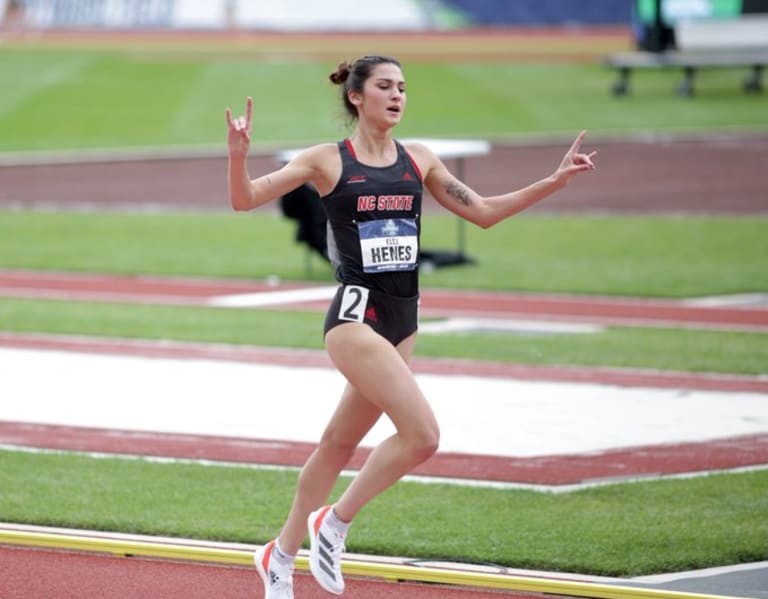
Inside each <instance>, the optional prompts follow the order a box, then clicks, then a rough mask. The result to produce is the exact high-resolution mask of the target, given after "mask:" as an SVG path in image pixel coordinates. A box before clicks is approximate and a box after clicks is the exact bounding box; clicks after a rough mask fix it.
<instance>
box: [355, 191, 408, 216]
mask: <svg viewBox="0 0 768 599" xmlns="http://www.w3.org/2000/svg"><path fill="white" fill-rule="evenodd" d="M412 208H413V196H409V195H403V196H397V195H394V196H393V195H390V196H357V211H358V212H371V211H373V210H411V209H412Z"/></svg>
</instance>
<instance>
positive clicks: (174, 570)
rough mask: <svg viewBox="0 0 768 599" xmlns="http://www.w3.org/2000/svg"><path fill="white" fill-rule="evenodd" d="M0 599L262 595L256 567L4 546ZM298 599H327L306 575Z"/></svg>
mask: <svg viewBox="0 0 768 599" xmlns="http://www.w3.org/2000/svg"><path fill="white" fill-rule="evenodd" d="M0 564H2V566H3V567H2V578H0V597H2V598H3V599H52V598H54V597H55V598H56V599H97V598H98V599H145V598H152V599H210V598H211V597H216V598H221V597H226V598H228V599H236V598H255V597H261V596H262V590H261V589H262V583H261V579H260V578H259V575H258V574H257V573H256V569H255V568H242V567H236V566H221V565H211V564H192V563H181V562H171V561H167V560H154V559H143V558H124V557H112V556H108V555H97V554H84V553H70V552H64V551H49V550H45V549H19V548H11V547H2V546H0ZM346 582H347V590H346V591H345V593H344V596H345V597H357V598H361V597H370V598H372V599H402V598H403V597H408V598H409V599H438V598H440V599H460V598H466V597H471V598H472V599H498V597H500V596H514V597H517V598H518V599H536V598H538V599H541V595H530V594H520V593H509V592H506V593H503V592H495V591H487V590H479V589H466V588H452V587H447V586H444V585H426V584H415V583H391V582H381V581H377V580H373V579H355V578H348V579H347V581H346ZM294 587H295V591H296V597H300V598H301V599H328V597H331V595H329V594H328V593H326V592H325V591H323V590H322V589H320V587H319V586H318V585H317V583H316V582H315V581H314V580H312V578H311V576H310V575H309V574H307V573H303V572H297V573H296V574H295V576H294Z"/></svg>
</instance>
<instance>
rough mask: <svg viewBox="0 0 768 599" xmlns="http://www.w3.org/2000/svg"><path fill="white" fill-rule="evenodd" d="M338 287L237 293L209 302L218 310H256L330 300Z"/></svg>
mask: <svg viewBox="0 0 768 599" xmlns="http://www.w3.org/2000/svg"><path fill="white" fill-rule="evenodd" d="M337 288H338V287H337V286H333V287H308V288H305V289H291V290H289V291H263V292H259V293H236V294H231V295H218V296H214V297H211V298H210V299H209V300H208V304H209V305H210V306H215V307H217V308H256V307H259V306H275V305H280V304H298V303H302V302H311V301H318V300H330V299H331V298H333V294H334V293H336V289H337Z"/></svg>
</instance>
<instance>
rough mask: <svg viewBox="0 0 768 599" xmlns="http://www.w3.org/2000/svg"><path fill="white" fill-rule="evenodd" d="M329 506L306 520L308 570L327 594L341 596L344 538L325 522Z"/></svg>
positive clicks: (342, 590)
mask: <svg viewBox="0 0 768 599" xmlns="http://www.w3.org/2000/svg"><path fill="white" fill-rule="evenodd" d="M330 509H331V506H330V505H327V506H325V507H321V508H320V509H319V510H317V511H316V512H312V513H311V514H310V515H309V518H308V520H307V528H308V529H309V542H310V549H309V570H310V571H311V572H312V575H313V576H314V577H315V580H317V582H318V584H319V585H320V586H321V587H323V588H324V589H325V590H326V591H328V592H329V593H333V594H335V595H341V594H342V593H343V592H344V579H343V578H342V576H341V554H342V553H344V536H342V535H340V534H339V533H338V532H337V531H336V530H334V529H333V527H331V526H329V525H328V523H327V522H326V516H327V515H328V512H329V511H330Z"/></svg>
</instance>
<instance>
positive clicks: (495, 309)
mask: <svg viewBox="0 0 768 599" xmlns="http://www.w3.org/2000/svg"><path fill="white" fill-rule="evenodd" d="M302 287H307V286H306V285H304V286H302V285H301V284H296V283H293V284H281V285H279V286H278V285H270V284H267V283H263V282H247V281H233V280H205V279H183V278H159V277H127V276H123V277H121V276H114V275H98V274H96V275H94V274H75V273H46V272H36V271H18V270H5V271H3V270H0V296H6V297H22V298H24V297H26V298H48V299H53V298H55V299H69V300H83V301H114V302H135V303H143V304H173V305H208V304H209V303H210V301H211V299H212V298H215V297H218V296H222V295H235V294H246V293H263V292H274V291H285V290H290V289H299V288H302ZM327 303H328V302H327V301H320V302H317V301H315V302H304V303H300V304H290V305H289V306H288V307H289V308H290V309H295V308H301V309H305V310H306V309H307V308H315V309H317V310H324V309H325V308H326V307H327ZM421 309H422V312H423V313H424V314H425V315H429V316H484V317H488V318H493V317H503V318H512V319H514V318H528V319H545V320H569V321H580V322H590V323H597V324H625V325H632V326H656V327H663V326H675V327H678V328H679V327H685V326H696V327H697V328H729V329H745V330H767V329H768V308H767V307H764V306H763V307H760V306H758V307H737V308H733V307H701V306H689V305H685V304H683V303H681V302H679V301H674V300H644V299H634V298H613V297H587V296H558V295H542V294H519V293H503V292H497V293H494V292H477V291H449V290H439V289H424V290H423V291H422V305H421Z"/></svg>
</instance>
